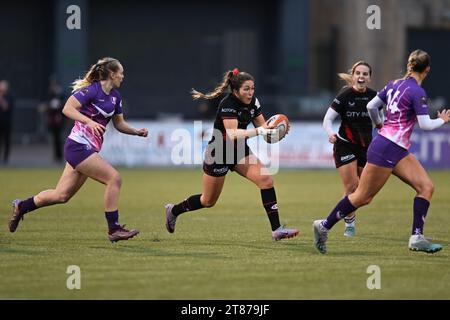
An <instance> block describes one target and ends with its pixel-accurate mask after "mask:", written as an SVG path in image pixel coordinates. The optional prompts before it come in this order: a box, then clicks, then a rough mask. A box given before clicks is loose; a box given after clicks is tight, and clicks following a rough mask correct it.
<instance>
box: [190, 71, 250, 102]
mask: <svg viewBox="0 0 450 320" xmlns="http://www.w3.org/2000/svg"><path fill="white" fill-rule="evenodd" d="M247 80H251V81H255V79H254V78H253V76H252V75H250V74H249V73H247V72H240V71H239V70H238V69H234V70H229V71H227V72H225V74H224V75H223V79H222V82H221V83H219V84H218V85H217V86H216V88H215V89H214V90H213V91H211V92H208V93H206V94H204V93H201V92H199V91H197V90H195V89H192V90H191V95H192V98H193V99H194V100H197V99H214V98H217V97H218V96H220V95H221V94H222V93H224V92H225V91H226V90H227V89H228V87H230V89H231V90H234V89H235V90H239V88H240V87H241V86H242V84H243V83H244V82H245V81H247Z"/></svg>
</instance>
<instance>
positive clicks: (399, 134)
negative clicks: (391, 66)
mask: <svg viewBox="0 0 450 320" xmlns="http://www.w3.org/2000/svg"><path fill="white" fill-rule="evenodd" d="M378 97H379V98H380V99H381V100H383V102H384V103H386V120H385V122H384V124H383V127H382V128H381V130H380V131H379V134H381V135H382V136H384V137H386V138H387V139H389V140H391V141H392V142H394V143H396V144H398V145H399V146H401V147H403V148H405V149H409V147H410V145H411V142H410V137H411V133H412V131H413V129H414V125H415V124H416V122H417V116H420V115H427V114H428V105H427V95H426V93H425V90H423V88H422V87H421V86H419V84H418V83H417V81H416V79H414V78H413V77H408V78H406V79H401V80H397V81H396V82H395V81H390V82H389V83H388V84H387V85H386V87H384V88H383V90H381V91H380V92H379V93H378Z"/></svg>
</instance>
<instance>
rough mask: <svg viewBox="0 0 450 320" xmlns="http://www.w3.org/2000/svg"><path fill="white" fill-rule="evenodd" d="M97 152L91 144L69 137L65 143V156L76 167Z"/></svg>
mask: <svg viewBox="0 0 450 320" xmlns="http://www.w3.org/2000/svg"><path fill="white" fill-rule="evenodd" d="M95 152H96V151H95V150H94V148H92V147H91V146H90V145H88V144H82V143H78V142H76V141H73V140H72V139H69V138H67V140H66V143H65V144H64V158H65V159H66V161H67V162H68V163H69V164H70V165H71V166H72V168H74V169H75V167H76V166H77V165H79V164H80V163H81V162H82V161H83V160H85V159H87V158H88V157H89V156H90V155H91V154H94V153H95Z"/></svg>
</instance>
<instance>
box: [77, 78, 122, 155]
mask: <svg viewBox="0 0 450 320" xmlns="http://www.w3.org/2000/svg"><path fill="white" fill-rule="evenodd" d="M73 96H74V97H75V99H77V100H78V101H79V102H80V103H81V109H80V110H79V111H80V112H81V113H82V114H84V115H85V116H86V117H88V118H91V119H92V120H94V121H95V122H97V123H100V124H101V125H103V126H105V127H106V125H107V124H108V122H109V121H110V120H111V118H112V116H113V115H115V114H121V113H122V98H121V96H120V94H119V92H118V91H117V90H116V89H112V90H111V92H110V93H109V94H106V93H105V92H104V91H103V89H102V86H101V84H100V82H98V81H96V82H94V83H93V84H91V85H89V86H87V87H84V88H82V89H80V90H78V91H77V92H75V93H74V94H73ZM69 138H70V139H72V140H74V141H76V142H78V143H82V144H87V145H90V146H91V147H92V148H94V150H95V151H97V152H99V151H100V149H101V147H102V143H103V136H101V137H99V136H96V135H95V134H94V133H92V131H91V129H90V128H89V127H88V126H86V125H85V124H83V123H81V122H78V121H75V125H74V126H73V128H72V131H71V132H70V135H69Z"/></svg>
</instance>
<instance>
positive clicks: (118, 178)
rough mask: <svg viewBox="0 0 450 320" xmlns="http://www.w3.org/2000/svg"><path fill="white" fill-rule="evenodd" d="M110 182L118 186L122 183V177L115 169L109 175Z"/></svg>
mask: <svg viewBox="0 0 450 320" xmlns="http://www.w3.org/2000/svg"><path fill="white" fill-rule="evenodd" d="M110 183H111V184H113V185H114V186H116V187H119V188H120V186H121V185H122V177H121V176H120V174H119V173H118V172H117V171H116V172H114V173H113V174H112V175H111V178H110Z"/></svg>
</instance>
